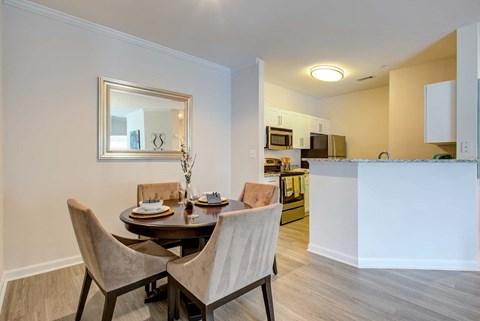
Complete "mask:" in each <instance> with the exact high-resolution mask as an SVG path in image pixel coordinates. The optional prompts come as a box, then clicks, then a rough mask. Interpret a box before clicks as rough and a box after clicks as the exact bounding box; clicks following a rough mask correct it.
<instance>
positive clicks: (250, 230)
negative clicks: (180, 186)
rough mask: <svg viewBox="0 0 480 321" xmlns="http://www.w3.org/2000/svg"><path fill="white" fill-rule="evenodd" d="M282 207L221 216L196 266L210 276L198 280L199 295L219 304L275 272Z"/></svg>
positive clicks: (198, 257)
mask: <svg viewBox="0 0 480 321" xmlns="http://www.w3.org/2000/svg"><path fill="white" fill-rule="evenodd" d="M281 215H282V205H281V204H273V205H268V206H264V207H258V208H253V209H247V210H241V211H235V212H228V213H224V214H220V216H219V219H218V222H217V225H216V226H215V230H214V232H213V234H212V236H211V238H210V240H209V241H208V243H207V245H206V246H205V248H204V249H203V250H202V252H201V253H200V254H199V255H198V256H197V257H196V258H195V259H193V260H192V261H190V262H189V263H186V265H190V264H193V265H194V266H195V268H196V269H200V270H201V271H204V272H205V273H206V274H207V275H205V276H204V277H201V278H198V279H197V280H196V281H195V282H197V286H196V288H197V289H200V292H202V293H199V292H198V291H197V293H196V295H197V297H199V296H200V297H199V299H200V300H202V301H203V302H204V303H205V304H209V303H212V302H215V301H216V300H218V299H220V298H223V297H225V296H227V295H229V294H231V293H233V292H235V291H237V290H239V289H241V288H243V287H245V286H247V285H249V284H251V283H253V282H255V281H257V280H259V279H261V278H263V277H266V276H267V275H269V274H270V273H271V272H272V265H273V259H274V256H275V248H276V244H277V239H278V229H279V226H280V217H281Z"/></svg>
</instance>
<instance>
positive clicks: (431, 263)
mask: <svg viewBox="0 0 480 321" xmlns="http://www.w3.org/2000/svg"><path fill="white" fill-rule="evenodd" d="M358 267H359V268H361V269H413V270H446V271H479V265H478V263H477V262H476V261H459V260H412V259H395V258H386V259H371V258H359V259H358Z"/></svg>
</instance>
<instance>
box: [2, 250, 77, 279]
mask: <svg viewBox="0 0 480 321" xmlns="http://www.w3.org/2000/svg"><path fill="white" fill-rule="evenodd" d="M80 263H83V261H82V257H81V256H80V255H75V256H71V257H66V258H63V259H59V260H53V261H49V262H44V263H39V264H34V265H29V266H25V267H22V268H18V269H12V270H7V271H5V273H4V276H5V280H6V281H12V280H16V279H21V278H25V277H28V276H32V275H36V274H40V273H45V272H50V271H53V270H58V269H61V268H64V267H68V266H72V265H76V264H80Z"/></svg>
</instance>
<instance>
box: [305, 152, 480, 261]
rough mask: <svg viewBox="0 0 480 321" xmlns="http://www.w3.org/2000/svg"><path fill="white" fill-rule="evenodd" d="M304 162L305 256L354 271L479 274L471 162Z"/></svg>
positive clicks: (475, 189) (473, 163) (473, 166)
mask: <svg viewBox="0 0 480 321" xmlns="http://www.w3.org/2000/svg"><path fill="white" fill-rule="evenodd" d="M304 160H307V161H308V162H309V164H310V195H311V197H310V242H309V245H308V250H309V251H310V252H312V253H315V254H319V255H322V256H326V257H329V258H332V259H335V260H338V261H341V262H344V263H347V264H350V265H353V266H357V267H359V268H413V269H452V270H478V262H477V252H478V249H479V246H478V243H479V242H478V236H479V220H478V179H477V161H476V160H362V159H351V160H330V159H304Z"/></svg>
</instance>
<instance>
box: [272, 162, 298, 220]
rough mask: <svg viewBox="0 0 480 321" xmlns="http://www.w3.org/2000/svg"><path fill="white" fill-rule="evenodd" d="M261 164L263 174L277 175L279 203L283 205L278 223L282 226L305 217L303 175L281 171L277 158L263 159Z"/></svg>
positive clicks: (280, 163)
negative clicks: (262, 165)
mask: <svg viewBox="0 0 480 321" xmlns="http://www.w3.org/2000/svg"><path fill="white" fill-rule="evenodd" d="M263 164H264V172H265V173H271V174H278V175H279V188H280V203H282V204H283V210H282V220H281V222H280V223H281V224H282V225H283V224H286V223H289V222H292V221H296V220H298V219H301V218H303V217H305V196H304V193H305V190H304V189H305V183H304V179H305V175H304V173H302V172H290V171H286V172H285V171H282V170H281V169H282V166H281V165H282V161H281V160H280V159H277V158H265V160H264V163H263ZM302 184H303V185H302Z"/></svg>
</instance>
